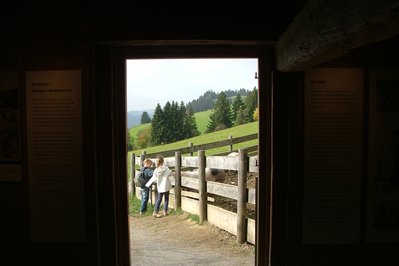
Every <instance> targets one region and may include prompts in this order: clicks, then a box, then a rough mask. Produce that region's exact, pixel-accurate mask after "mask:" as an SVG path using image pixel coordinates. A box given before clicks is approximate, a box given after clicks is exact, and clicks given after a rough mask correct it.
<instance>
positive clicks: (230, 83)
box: [126, 58, 258, 111]
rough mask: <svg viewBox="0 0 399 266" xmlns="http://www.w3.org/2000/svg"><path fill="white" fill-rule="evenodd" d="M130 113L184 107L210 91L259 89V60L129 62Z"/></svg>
mask: <svg viewBox="0 0 399 266" xmlns="http://www.w3.org/2000/svg"><path fill="white" fill-rule="evenodd" d="M126 66H127V75H126V77H127V111H141V110H149V109H155V107H156V105H157V104H158V103H159V104H160V105H161V107H164V105H165V103H166V102H167V101H170V102H172V101H175V102H178V103H179V104H180V102H181V101H183V102H184V103H185V104H187V103H188V102H190V101H192V100H194V99H197V98H198V97H199V96H201V95H202V94H204V92H206V91H207V90H213V91H215V92H220V91H225V90H229V89H230V90H239V89H241V88H245V89H247V90H252V89H253V88H254V87H257V88H258V80H257V79H255V78H254V77H255V72H258V60H257V59H256V58H250V59H248V58H245V59H143V60H127V65H126Z"/></svg>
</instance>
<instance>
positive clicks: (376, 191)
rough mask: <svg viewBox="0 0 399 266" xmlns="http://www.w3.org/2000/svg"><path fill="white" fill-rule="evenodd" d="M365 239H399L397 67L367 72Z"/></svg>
mask: <svg viewBox="0 0 399 266" xmlns="http://www.w3.org/2000/svg"><path fill="white" fill-rule="evenodd" d="M369 132H370V133H369V161H368V166H369V169H368V173H369V176H368V194H367V195H368V197H367V198H368V202H367V218H368V219H367V221H368V223H367V241H369V242H397V241H398V240H399V70H397V69H396V70H394V69H385V70H384V69H378V70H377V69H375V70H371V71H370V123H369Z"/></svg>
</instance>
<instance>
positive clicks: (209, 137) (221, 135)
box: [133, 122, 259, 155]
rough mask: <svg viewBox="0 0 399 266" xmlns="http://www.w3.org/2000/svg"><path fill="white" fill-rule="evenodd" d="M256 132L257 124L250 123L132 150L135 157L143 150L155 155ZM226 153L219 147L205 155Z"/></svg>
mask: <svg viewBox="0 0 399 266" xmlns="http://www.w3.org/2000/svg"><path fill="white" fill-rule="evenodd" d="M258 131H259V130H258V122H252V123H248V124H244V125H239V126H236V127H232V128H228V129H225V130H220V131H216V132H212V133H208V134H203V135H200V136H197V137H193V138H189V139H185V140H181V141H177V142H174V143H169V144H165V145H160V146H155V147H149V148H146V149H139V150H134V151H133V152H134V153H135V154H137V155H139V154H141V153H142V152H143V151H144V150H145V151H146V152H147V153H156V152H160V151H163V150H172V149H178V148H183V147H187V146H188V143H189V142H192V143H193V145H199V144H203V143H210V142H215V141H220V140H226V139H228V137H229V135H231V136H233V137H240V136H245V135H249V134H253V133H257V132H258ZM257 143H258V140H251V141H247V142H244V143H239V144H236V145H234V147H233V149H239V148H242V147H248V146H253V145H256V144H257ZM226 151H228V147H221V148H215V149H212V150H207V151H206V154H207V155H209V154H217V153H222V152H226Z"/></svg>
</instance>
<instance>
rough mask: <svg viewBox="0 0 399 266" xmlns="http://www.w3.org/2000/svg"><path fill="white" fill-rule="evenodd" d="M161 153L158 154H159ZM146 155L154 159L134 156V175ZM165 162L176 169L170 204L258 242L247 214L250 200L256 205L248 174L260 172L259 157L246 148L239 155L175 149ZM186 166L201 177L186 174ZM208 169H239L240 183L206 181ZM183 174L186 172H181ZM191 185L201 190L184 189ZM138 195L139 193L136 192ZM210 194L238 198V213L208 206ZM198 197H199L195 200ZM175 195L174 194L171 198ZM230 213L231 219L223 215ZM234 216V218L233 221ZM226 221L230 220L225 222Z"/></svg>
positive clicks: (252, 241) (240, 241)
mask: <svg viewBox="0 0 399 266" xmlns="http://www.w3.org/2000/svg"><path fill="white" fill-rule="evenodd" d="M157 154H158V153H157ZM144 158H149V159H151V160H152V161H153V162H155V158H154V157H151V155H149V154H147V155H145V154H142V155H141V156H140V157H136V156H134V155H133V156H132V167H131V169H132V176H134V174H135V167H134V166H135V165H137V164H140V163H141V162H142V161H143V160H144ZM164 161H165V165H167V166H168V167H170V168H172V169H174V177H172V178H171V181H172V185H173V186H174V189H173V193H172V194H174V200H173V203H170V204H171V207H172V206H173V207H174V208H175V209H177V208H182V209H183V210H184V211H187V212H190V213H194V214H198V215H199V219H200V222H204V221H208V222H210V223H212V224H214V225H216V226H218V227H220V228H222V229H224V230H226V231H228V232H230V233H232V234H234V235H236V236H237V242H238V243H244V242H245V241H248V242H250V243H253V244H255V221H254V220H252V219H249V218H248V217H247V203H250V204H255V197H256V194H255V193H256V192H255V189H253V188H247V174H248V173H249V172H254V173H258V165H259V164H258V156H248V152H247V149H240V150H239V151H238V156H205V151H204V150H198V156H195V157H191V156H187V157H182V156H181V152H180V151H176V152H175V156H174V157H165V158H164ZM183 167H193V168H198V178H195V177H189V176H184V172H182V171H181V169H182V168H183ZM205 168H217V169H223V170H233V171H237V174H238V185H237V186H234V185H229V184H224V183H220V182H213V181H206V178H205ZM182 174H183V175H182ZM131 186H132V187H131V192H132V196H133V194H134V192H135V191H136V188H135V187H134V182H132V183H131ZM182 188H189V189H194V190H196V191H198V193H197V194H196V195H195V196H193V194H195V193H193V192H189V191H182ZM135 194H136V195H139V194H140V193H135ZM208 194H211V195H212V194H213V195H219V196H223V197H226V198H230V199H233V200H236V201H237V213H231V212H230V213H227V214H226V211H220V210H218V207H215V206H212V205H209V204H208V203H207V202H208ZM193 197H196V198H197V200H195V199H193ZM171 198H172V197H171ZM222 215H227V216H229V217H228V218H223V217H221V216H222ZM232 217H235V222H234V219H233V220H232ZM223 221H228V222H224V223H223Z"/></svg>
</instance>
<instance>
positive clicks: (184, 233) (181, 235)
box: [129, 214, 255, 266]
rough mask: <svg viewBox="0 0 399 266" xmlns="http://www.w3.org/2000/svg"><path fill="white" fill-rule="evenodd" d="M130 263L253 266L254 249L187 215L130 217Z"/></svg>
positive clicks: (135, 265)
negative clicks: (194, 220) (200, 223)
mask: <svg viewBox="0 0 399 266" xmlns="http://www.w3.org/2000/svg"><path fill="white" fill-rule="evenodd" d="M129 219H130V221H129V222H130V239H131V262H132V265H133V266H141V265H151V266H157V265H207V266H211V265H215V266H216V265H217V266H223V265H226V266H227V265H228V266H232V265H240V266H245V265H251V266H253V265H254V264H255V253H254V246H253V245H250V244H243V245H239V244H237V243H236V239H235V236H232V235H231V234H229V233H227V232H225V231H224V230H221V229H218V228H217V227H215V226H212V225H211V224H208V223H205V224H203V225H198V224H196V223H195V222H193V221H191V220H189V219H187V216H186V214H182V215H168V216H166V217H164V218H154V217H152V216H137V215H132V216H130V218H129Z"/></svg>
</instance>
